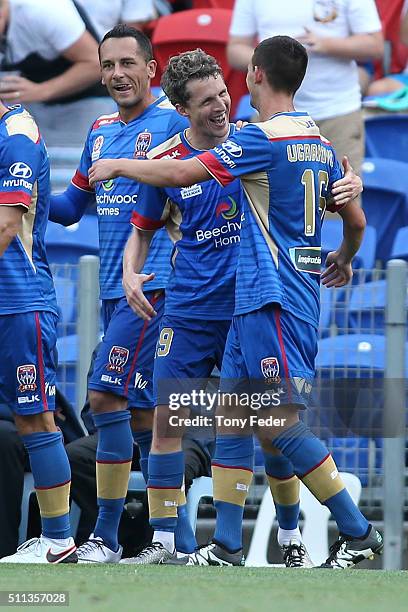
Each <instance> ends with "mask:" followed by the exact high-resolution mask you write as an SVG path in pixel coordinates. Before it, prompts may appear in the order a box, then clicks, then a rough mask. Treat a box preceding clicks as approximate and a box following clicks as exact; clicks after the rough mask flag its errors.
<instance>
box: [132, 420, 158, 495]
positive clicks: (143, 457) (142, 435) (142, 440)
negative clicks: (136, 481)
mask: <svg viewBox="0 0 408 612" xmlns="http://www.w3.org/2000/svg"><path fill="white" fill-rule="evenodd" d="M132 435H133V440H134V441H135V442H136V444H137V445H138V447H139V452H140V459H139V463H140V469H141V470H142V472H143V477H144V479H145V482H146V483H147V480H148V477H149V476H148V473H147V469H148V463H149V453H150V448H151V446H152V437H153V432H152V430H151V429H143V430H142V431H132Z"/></svg>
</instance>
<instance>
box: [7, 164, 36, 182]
mask: <svg viewBox="0 0 408 612" xmlns="http://www.w3.org/2000/svg"><path fill="white" fill-rule="evenodd" d="M9 172H10V174H11V175H13V176H15V177H16V178H23V179H29V178H30V176H32V174H33V171H32V170H31V168H30V166H27V164H25V163H24V162H16V163H15V164H12V165H11V166H10V168H9Z"/></svg>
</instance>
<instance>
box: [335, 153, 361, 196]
mask: <svg viewBox="0 0 408 612" xmlns="http://www.w3.org/2000/svg"><path fill="white" fill-rule="evenodd" d="M341 163H342V165H343V169H344V176H343V178H341V179H340V180H338V181H336V182H335V183H333V187H332V190H331V192H332V196H333V199H334V201H335V203H336V204H337V205H338V206H341V205H344V204H347V203H348V202H349V201H350V200H354V198H356V197H357V196H359V195H360V193H361V192H362V191H363V182H362V180H361V178H360V177H359V176H358V174H356V173H355V172H354V169H353V167H352V165H351V164H350V161H349V159H348V157H346V156H344V157H343V159H342V162H341Z"/></svg>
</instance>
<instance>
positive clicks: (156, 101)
mask: <svg viewBox="0 0 408 612" xmlns="http://www.w3.org/2000/svg"><path fill="white" fill-rule="evenodd" d="M165 99H166V96H160V98H157V100H155V101H154V102H152V103H151V104H149V106H148V107H147V108H145V109H144V111H143V113H142V114H141V115H138V116H137V117H135V118H134V119H132V120H131V121H129V123H125V122H124V121H122V119H120V122H121V123H122V124H123V125H133V123H135V122H136V121H140V119H145V117H146V116H147V115H148V114H149V113H151V112H152V110H153V109H154V108H156V106H157V105H158V104H160V102H163V100H165ZM119 117H120V115H119Z"/></svg>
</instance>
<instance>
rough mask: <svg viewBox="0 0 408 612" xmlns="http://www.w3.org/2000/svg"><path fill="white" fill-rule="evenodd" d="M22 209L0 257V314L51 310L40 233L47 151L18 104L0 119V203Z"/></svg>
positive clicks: (52, 297)
mask: <svg viewBox="0 0 408 612" xmlns="http://www.w3.org/2000/svg"><path fill="white" fill-rule="evenodd" d="M3 205H6V206H22V207H23V208H24V209H25V212H24V214H23V219H22V229H21V231H20V232H19V233H18V234H17V236H16V237H15V238H14V239H13V240H12V241H11V243H10V245H9V246H8V247H7V249H6V250H5V252H4V254H3V256H2V257H0V314H3V315H4V314H13V313H23V312H32V311H43V310H48V311H51V312H55V313H56V314H57V312H58V311H57V304H56V299H55V292H54V286H53V282H52V277H51V273H50V269H49V267H48V262H47V257H46V252H45V245H44V234H45V228H46V225H47V220H48V212H49V205H50V165H49V160H48V154H47V150H46V148H45V145H44V142H43V140H42V139H41V136H40V133H39V131H38V127H37V125H36V123H35V122H34V120H33V118H32V117H31V115H30V114H29V113H28V112H27V111H26V110H24V109H23V108H22V107H21V106H16V107H12V108H10V111H9V112H8V113H6V114H5V115H4V116H3V117H2V118H1V119H0V206H3Z"/></svg>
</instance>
